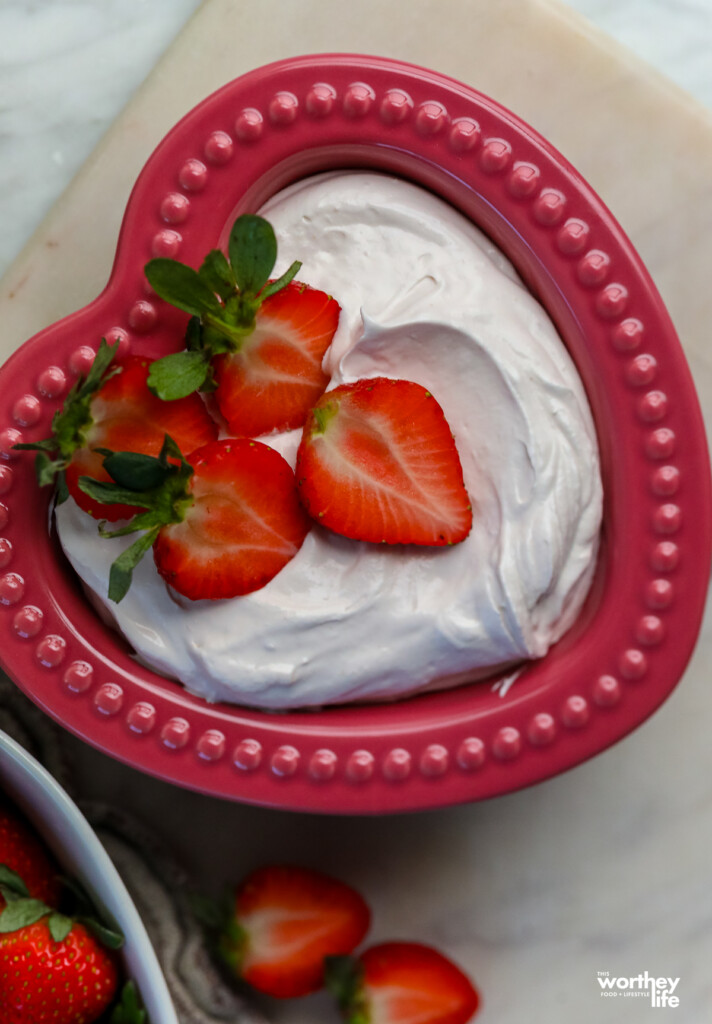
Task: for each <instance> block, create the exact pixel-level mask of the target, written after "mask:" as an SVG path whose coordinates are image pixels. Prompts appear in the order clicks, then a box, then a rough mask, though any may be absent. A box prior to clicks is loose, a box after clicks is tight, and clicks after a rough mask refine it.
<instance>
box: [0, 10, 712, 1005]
mask: <svg viewBox="0 0 712 1024" xmlns="http://www.w3.org/2000/svg"><path fill="white" fill-rule="evenodd" d="M285 2H291V0H285ZM445 2H447V0H445ZM199 6H200V5H199V3H198V2H196V0H102V3H100V4H98V3H96V2H94V0H62V2H57V0H34V2H33V3H31V4H30V3H23V2H21V0H18V2H11V0H4V2H3V3H2V4H0V96H2V103H1V104H0V147H1V150H0V153H1V159H0V224H1V225H2V232H0V274H1V273H2V272H3V271H4V270H5V269H7V268H8V267H9V266H10V264H11V263H12V261H13V259H14V258H15V256H16V255H17V254H18V252H19V251H20V249H21V248H22V246H23V245H24V244H25V243H26V242H28V240H29V239H30V236H31V234H32V232H33V231H34V229H35V228H36V226H37V225H38V224H39V222H40V221H41V219H42V217H43V216H44V214H45V213H46V212H47V210H48V209H49V207H50V206H51V204H52V203H53V202H54V200H55V199H57V197H58V196H59V195H60V194H61V192H62V191H63V189H64V188H65V186H66V185H67V184H68V183H69V181H70V180H71V178H72V177H73V175H74V173H75V171H76V170H77V169H78V168H79V167H80V166H81V164H82V163H83V162H84V160H85V159H86V157H87V156H88V155H89V153H90V152H91V150H92V149H93V147H94V146H95V145H96V143H97V142H98V141H99V139H100V138H101V136H102V135H103V134H104V132H105V131H106V130H107V128H108V127H109V126H110V125H111V123H112V122H113V120H114V119H115V117H116V116H117V115H118V114H119V112H120V111H121V110H122V108H123V107H124V106H125V104H126V102H127V101H128V100H129V99H130V97H131V96H132V95H133V93H134V92H135V91H136V90H137V89H138V87H139V86H140V85H141V83H142V81H143V80H144V78H145V77H146V75H147V74H148V73H149V71H150V70H151V69H152V68H153V66H154V65H155V63H156V61H157V59H158V58H159V56H160V55H161V53H162V52H163V51H164V50H165V48H166V47H167V46H168V45H169V44H170V42H171V41H172V39H173V38H174V37H175V36H176V34H177V33H178V32H179V30H180V29H181V27H182V26H183V24H184V23H185V22H186V21H187V19H188V18H189V17H190V16H191V14H192V13H193V12H194V10H196V9H197V8H198V7H199ZM335 6H336V0H334V7H335ZM570 6H572V7H574V8H576V9H577V10H578V11H580V12H582V13H583V14H585V15H586V16H588V17H589V18H590V19H591V20H592V21H593V22H594V23H595V24H596V25H598V26H599V27H600V28H602V29H604V30H605V31H607V32H610V33H611V34H612V35H614V36H615V37H616V38H617V39H618V40H619V41H620V42H622V43H623V44H625V45H627V46H629V47H631V48H632V49H633V50H635V51H636V52H637V54H638V55H639V56H641V57H643V58H645V59H648V60H650V61H651V62H652V63H653V64H654V65H655V66H656V67H657V68H658V69H659V70H662V71H663V72H665V73H666V74H667V75H668V76H670V77H671V78H673V79H674V80H675V81H676V82H677V83H678V84H679V85H681V86H682V87H683V88H685V89H687V90H688V91H690V92H691V93H692V94H693V95H694V96H696V97H697V99H698V100H699V101H701V102H702V103H703V104H704V105H706V106H707V108H708V109H712V61H710V59H709V54H710V53H712V0H685V2H681V0H575V2H572V3H571V4H570ZM186 73H187V74H188V73H189V69H186ZM653 130H654V125H651V131H653ZM710 411H712V410H707V412H710ZM709 646H710V645H709V643H708V644H707V645H706V647H705V650H704V651H702V649H698V652H697V655H696V658H695V664H694V665H693V670H692V671H691V673H690V676H689V678H688V679H687V680H686V681H685V684H684V685H682V686H680V687H678V689H677V690H676V691H675V693H674V694H673V695H672V697H671V699H670V700H669V701H668V702H667V703H666V705H665V706H664V708H663V709H661V710H660V711H659V712H658V713H657V714H656V715H654V716H653V718H652V719H651V720H650V721H649V722H647V723H646V724H645V725H644V726H643V727H641V728H640V729H639V730H638V731H637V732H636V733H635V734H633V735H632V736H631V737H629V738H628V739H627V740H626V741H625V742H624V743H621V744H618V745H617V746H616V747H614V748H612V749H611V750H609V751H607V752H606V753H604V754H602V755H600V756H599V757H597V758H595V759H594V760H592V761H590V762H588V763H586V764H584V765H582V766H580V767H579V768H577V769H575V770H574V771H572V772H569V773H567V774H566V775H564V776H561V777H559V778H557V779H553V780H551V781H549V782H547V783H544V784H542V785H539V786H537V787H535V788H533V789H531V790H528V791H524V792H521V793H517V794H514V795H511V796H508V797H503V798H499V799H497V800H492V801H489V802H487V803H482V804H475V805H471V806H467V807H460V808H453V809H449V810H444V811H437V812H429V813H428V814H425V815H410V816H406V817H393V818H381V819H366V818H343V819H341V818H328V817H316V816H311V815H293V814H287V813H281V812H275V811H270V810H264V809H260V808H251V807H242V806H238V805H231V804H226V803H222V802H220V801H218V800H215V799H212V798H208V797H202V796H199V795H197V794H194V793H189V792H183V791H181V790H177V789H174V788H172V787H170V786H167V785H165V784H163V783H160V782H158V781H156V780H153V779H143V778H141V777H139V776H137V774H136V773H135V772H132V771H131V770H130V769H128V768H125V767H123V766H121V765H118V764H116V763H114V762H111V761H109V759H108V758H105V757H104V756H103V755H101V754H98V753H96V752H94V751H93V750H90V749H89V748H86V747H84V746H83V745H82V744H80V743H79V742H78V741H77V740H75V739H73V738H72V737H68V738H67V745H68V749H69V751H70V752H71V753H72V756H74V757H75V758H76V759H77V761H78V763H79V764H81V765H82V766H83V767H84V768H85V770H86V772H87V791H88V792H89V793H90V794H92V795H94V796H103V797H105V798H108V799H110V800H111V799H113V800H116V801H119V802H124V804H127V803H134V804H135V805H136V806H137V808H138V810H139V812H140V813H142V814H143V815H144V816H145V817H147V818H149V819H152V821H153V823H155V826H156V827H157V828H158V829H159V830H161V831H162V832H163V834H164V838H166V839H168V840H169V841H170V842H171V843H172V844H173V845H174V847H175V849H176V853H177V854H178V856H179V857H181V858H182V859H183V860H184V861H185V863H186V865H187V866H188V868H190V869H191V870H193V871H195V872H196V874H200V873H207V875H209V877H210V878H213V879H219V878H230V877H239V875H240V874H241V873H242V872H243V870H244V869H245V868H246V867H249V866H252V865H253V864H257V863H260V862H266V861H269V860H272V859H274V858H275V857H278V858H280V859H286V860H288V859H293V860H296V861H300V862H303V863H310V864H313V865H314V866H321V867H328V868H329V869H330V870H331V871H333V873H335V874H339V875H341V876H343V877H346V878H348V879H349V880H351V881H352V882H353V883H354V884H356V885H357V886H359V887H360V888H361V889H362V890H363V891H364V893H365V895H366V896H367V898H369V900H370V902H371V903H372V906H373V908H374V912H375V922H376V923H375V927H374V930H373V932H372V936H371V937H372V939H373V940H374V941H377V940H380V939H384V938H387V937H396V936H397V937H404V938H417V939H420V940H421V941H425V942H430V943H432V944H435V945H438V946H439V947H441V948H443V949H444V950H446V951H449V952H450V953H451V954H452V955H453V956H455V957H456V958H457V959H458V960H459V961H460V962H461V963H462V964H463V965H464V966H465V967H466V968H467V969H468V971H470V973H471V974H472V975H473V977H474V979H475V981H476V983H477V984H478V986H480V987H481V989H482V992H483V995H484V1000H485V1007H484V1010H483V1012H482V1014H481V1016H480V1017H478V1018H477V1020H481V1021H482V1024H488V1022H491V1024H494V1022H497V1024H521V1022H524V1021H527V1022H532V1024H540V1022H541V1024H544V1022H546V1024H552V1022H553V1024H559V1022H561V1024H564V1022H566V1024H570V1022H572V1021H576V1022H577V1024H579V1022H580V1024H594V1022H596V1024H597V1022H606V1024H607V1022H616V1024H617V1022H619V1021H620V1022H625V1024H638V1022H641V1021H647V1020H648V1019H649V1016H650V1013H652V1008H651V1007H650V1006H649V1005H648V1003H647V1000H640V999H637V1000H631V999H626V1000H624V999H602V998H601V997H600V990H599V986H598V984H597V981H596V977H597V972H599V971H610V972H611V974H612V975H617V976H619V977H628V976H635V975H638V974H640V973H642V972H644V971H648V972H649V973H650V974H655V975H657V976H667V977H672V978H676V977H679V978H680V982H679V986H678V989H677V991H678V993H679V995H680V1006H679V1007H678V1008H677V1009H676V1010H674V1011H672V1010H668V1011H667V1012H668V1013H672V1014H673V1018H672V1019H673V1020H678V1021H680V1022H684V1024H701V1022H702V1021H703V1020H705V1019H707V1017H706V1012H707V1013H708V1012H709V1006H710V1005H712V981H711V980H710V979H711V978H712V973H711V972H710V968H709V964H710V961H711V960H712V898H711V897H710V863H711V862H712V756H711V755H710V753H709V750H710V747H711V746H712V745H711V744H710V742H709V728H710V726H709V719H710V715H711V714H712V699H711V698H710V695H709V684H708V683H707V682H706V680H705V676H706V672H705V670H704V667H703V666H704V655H705V654H706V653H707V652H708V651H709ZM695 666H696V667H695ZM138 781H140V782H141V785H140V794H139V793H138V788H137V782H138ZM329 1007H330V1004H329V1001H328V1000H326V998H325V997H323V996H316V997H314V998H311V999H308V1000H306V1001H302V1002H300V1003H297V1004H285V1005H284V1006H280V1007H278V1008H274V1007H271V1006H270V1007H269V1013H270V1014H271V1016H272V1019H273V1020H274V1021H276V1022H283V1024H307V1021H314V1020H318V1021H320V1022H321V1021H324V1022H327V1021H330V1020H334V1021H335V1020H336V1019H337V1018H336V1015H335V1013H334V1012H333V1011H332V1010H331V1009H330V1008H329ZM654 1019H657V1018H654ZM156 1024H160V1022H156Z"/></svg>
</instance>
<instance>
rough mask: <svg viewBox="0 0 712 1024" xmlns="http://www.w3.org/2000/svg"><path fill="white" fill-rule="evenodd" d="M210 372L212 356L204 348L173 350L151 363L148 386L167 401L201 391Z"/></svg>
mask: <svg viewBox="0 0 712 1024" xmlns="http://www.w3.org/2000/svg"><path fill="white" fill-rule="evenodd" d="M208 376H211V373H210V356H209V354H208V353H207V352H206V351H205V350H204V349H197V350H192V351H186V352H173V353H172V354H171V355H169V356H164V357H163V358H162V359H156V360H155V361H154V362H153V363H151V367H150V369H149V371H148V386H149V388H150V389H151V391H153V393H154V394H155V395H158V397H159V398H162V399H163V400H164V401H166V402H171V401H174V400H175V399H177V398H185V397H186V396H187V395H192V394H193V392H194V391H200V389H201V388H202V387H203V385H204V384H205V381H206V378H207V377H208Z"/></svg>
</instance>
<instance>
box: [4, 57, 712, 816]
mask: <svg viewBox="0 0 712 1024" xmlns="http://www.w3.org/2000/svg"><path fill="white" fill-rule="evenodd" d="M339 169H347V170H353V169H368V170H373V171H380V172H387V173H388V174H391V175H396V176H400V177H402V178H405V179H408V180H409V181H411V182H413V183H415V184H417V185H419V186H422V187H424V188H425V189H428V190H430V191H431V192H433V193H435V194H436V195H438V196H440V197H441V198H442V199H444V200H445V201H446V202H447V203H449V204H451V206H453V207H454V208H456V209H457V210H459V211H460V212H461V213H463V214H464V215H465V216H466V217H468V218H469V219H470V220H471V221H472V222H474V223H475V224H476V225H477V226H478V227H479V228H480V229H482V230H483V231H484V232H485V233H486V234H487V235H488V236H489V237H490V238H491V239H492V240H493V242H494V243H495V244H496V245H497V246H499V248H500V249H501V250H502V251H503V252H504V253H505V255H506V256H507V257H508V258H509V260H511V262H512V263H513V264H514V266H515V267H516V269H517V271H518V273H519V274H520V276H521V278H522V279H523V280H524V282H525V283H526V285H527V287H528V288H529V290H530V291H531V292H532V293H533V294H534V296H535V297H536V298H537V299H538V300H539V301H540V302H541V303H542V305H543V306H544V308H545V309H546V311H547V312H548V314H549V317H550V318H551V320H552V321H553V322H554V324H555V325H556V328H557V330H558V333H559V335H560V337H561V338H562V339H563V341H564V343H565V345H566V347H567V349H568V351H569V353H570V355H571V357H572V358H573V361H574V363H575V365H576V367H577V370H578V373H579V375H580V377H581V380H582V381H583V384H584V386H585V389H586V392H587V395H588V400H589V403H590V407H591V411H592V414H593V419H594V422H595V425H596V431H597V437H598V445H599V449H600V460H601V476H602V482H603V491H604V510H603V528H602V536H601V543H600V547H599V553H598V562H597V567H596V573H595V577H594V580H593V584H592V586H591V589H590V592H589V594H588V597H587V600H586V603H585V606H584V608H583V610H582V611H581V613H580V614H579V615H578V618H577V620H576V622H575V624H574V625H573V627H572V628H571V629H569V631H568V632H567V633H566V634H565V635H564V637H563V638H562V639H561V640H560V641H559V642H558V643H556V644H555V645H554V646H553V647H552V649H551V650H550V651H549V653H548V654H547V655H546V656H545V657H543V658H541V659H539V660H535V661H531V662H528V663H527V664H526V665H525V667H524V668H523V670H522V671H521V672H520V674H519V675H518V678H517V680H516V683H515V684H514V685H513V686H511V687H509V688H507V687H505V686H502V685H500V686H499V687H497V686H496V685H494V682H495V681H493V680H492V679H489V680H486V681H480V682H471V683H466V684H464V685H460V686H457V687H455V688H452V689H449V690H442V691H439V692H430V693H424V694H421V695H419V696H412V697H408V698H406V699H403V700H399V701H395V702H391V703H387V702H382V703H368V704H366V703H364V704H359V705H350V706H336V707H331V708H327V709H319V710H309V711H304V710H299V711H279V712H270V713H267V712H263V711H258V710H246V709H244V708H242V707H239V706H231V705H227V704H210V703H208V702H206V701H205V700H202V699H200V698H198V697H193V696H191V695H190V694H189V693H187V692H186V691H185V690H184V689H183V688H182V687H181V686H180V685H179V684H177V683H176V682H173V681H172V680H170V679H166V678H164V677H162V676H160V675H158V674H156V673H154V672H152V671H150V670H149V669H147V668H145V667H143V666H142V665H141V664H140V663H139V662H137V661H136V660H135V658H134V657H132V652H131V650H130V649H129V647H128V645H127V644H126V643H125V642H124V641H123V639H122V637H121V636H120V635H119V634H118V633H117V632H115V631H114V630H113V629H111V628H109V627H108V626H107V625H105V624H104V622H103V621H101V619H100V617H99V616H98V615H97V613H96V612H95V611H94V609H93V608H92V606H91V605H90V603H89V602H88V600H87V599H86V597H85V596H84V594H83V592H82V589H81V587H80V585H79V583H78V581H77V579H76V577H75V575H74V574H73V572H72V571H71V569H70V568H69V566H68V563H67V561H66V559H65V558H64V556H63V554H62V551H61V548H60V547H59V544H58V542H57V539H56V535H55V534H54V532H53V529H52V526H51V521H52V517H51V515H50V507H49V504H48V503H49V502H50V500H51V499H50V498H49V497H48V496H46V495H45V492H40V491H38V488H37V484H36V481H35V475H34V469H33V459H32V456H31V454H30V453H27V452H18V451H16V450H15V449H14V445H16V444H17V443H19V442H33V441H37V440H39V439H41V438H43V437H46V436H47V435H48V434H49V430H50V423H51V419H52V416H53V414H54V412H55V411H56V409H57V408H58V407H59V406H60V404H61V402H62V400H63V397H64V396H65V395H66V393H67V391H68V389H69V388H70V386H71V385H72V383H73V382H74V381H75V380H76V378H77V376H78V375H79V374H82V373H84V372H86V370H87V368H88V366H89V365H90V363H91V360H92V359H93V356H94V352H95V351H96V348H97V346H98V343H99V340H100V339H101V338H102V337H105V338H107V339H108V340H109V341H120V342H121V347H122V349H123V350H124V351H130V352H134V353H137V354H140V355H145V356H149V357H151V358H153V357H156V356H160V355H163V354H166V353H167V352H169V351H173V350H175V349H176V348H177V347H179V345H178V340H177V339H181V338H182V336H183V332H184V327H185V316H184V315H183V314H180V313H179V312H178V311H177V310H175V309H173V308H172V307H170V306H168V305H167V304H166V303H165V302H164V301H162V300H161V299H159V298H158V297H157V296H156V295H155V294H154V293H153V292H152V291H151V289H150V287H149V286H148V284H147V281H146V278H145V276H144V265H145V264H146V262H147V260H149V259H150V258H151V257H154V256H170V257H178V258H180V260H181V261H182V262H184V263H187V264H189V265H191V266H193V267H197V266H199V265H200V263H201V261H202V259H203V257H204V256H205V254H206V253H207V252H208V251H209V250H210V249H212V248H214V247H215V246H216V245H217V244H218V243H219V242H220V240H224V238H225V235H226V231H228V230H229V227H230V225H231V223H232V219H233V218H234V216H235V215H236V214H239V213H243V212H255V211H257V210H258V209H260V208H261V206H262V204H263V203H265V202H266V201H267V200H268V199H270V198H271V197H272V196H274V195H275V193H277V192H278V191H279V190H280V189H282V188H284V187H285V186H287V185H290V184H291V183H294V182H296V181H299V180H301V179H303V178H306V177H307V176H310V175H314V174H316V173H318V172H323V171H333V170H339ZM0 382H1V387H0V393H1V394H2V403H1V404H0V452H1V454H2V461H0V491H1V492H2V493H1V495H0V500H1V502H2V503H1V504H0V533H1V534H2V539H0V566H1V567H2V568H1V573H0V620H1V621H2V623H3V627H2V628H3V629H4V631H5V643H4V644H3V649H2V654H1V657H2V661H3V664H4V666H5V667H6V669H7V671H8V673H9V674H10V675H11V676H12V677H13V678H14V680H15V681H16V682H17V684H18V685H19V686H20V687H21V688H22V689H23V690H24V691H25V693H27V695H28V696H29V697H31V698H32V699H33V700H34V701H35V702H36V703H37V704H39V705H40V706H41V707H42V708H44V709H45V710H46V711H47V712H48V713H49V714H50V715H52V716H53V717H54V718H55V719H57V720H58V721H59V722H61V723H62V724H63V725H65V726H66V727H67V728H68V729H70V730H72V731H73V732H75V733H76V734H77V735H79V736H81V737H83V738H84V739H85V740H86V741H87V742H89V743H91V744H94V745H95V746H97V747H98V748H100V749H101V750H104V751H106V752H107V753H109V754H111V755H113V756H114V757H116V758H119V759H120V760H123V761H125V762H127V763H128V764H131V765H133V766H135V767H136V768H139V769H141V770H144V771H146V772H149V773H152V774H155V775H157V776H160V777H162V778H164V779H168V780H171V781H173V782H175V783H177V784H179V785H182V786H187V787H191V788H193V789H197V790H199V791H203V792H206V793H211V794H216V795H220V796H223V797H227V798H231V799H235V800H241V801H246V802H252V803H259V804H264V805H269V806H274V807H281V808H290V809H295V810H313V811H323V812H332V813H351V814H363V813H384V812H392V811H403V810H415V809H422V808H429V807H435V806H439V805H445V804H453V803H457V802H464V801H471V800H477V799H482V798H485V797H490V796H493V795H497V794H501V793H505V792H508V791H511V790H514V789H517V788H520V787H523V786H526V785H529V784H532V783H534V782H537V781H539V780H542V779H544V778H547V777H550V776H552V775H555V774H557V773H559V772H561V771H563V770H565V769H567V768H570V767H572V766H573V765H576V764H578V763H580V762H581V761H583V760H585V759H586V758H589V757H591V756H592V755H594V754H596V753H598V752H599V751H601V750H603V749H604V748H606V747H608V746H609V745H610V744H612V743H614V742H616V741H617V740H619V739H621V738H622V737H624V736H625V735H626V734H628V733H629V732H630V731H631V730H632V729H634V728H635V727H636V726H638V725H639V724H640V723H641V722H643V721H644V720H645V719H646V718H647V717H648V716H649V715H650V714H651V713H652V712H653V711H654V710H655V709H656V708H657V707H658V706H659V705H660V704H661V703H662V702H663V701H664V700H665V698H666V697H667V696H668V694H669V693H670V692H671V690H672V689H673V687H674V686H675V685H676V683H677V682H678V680H679V679H680V677H681V675H682V673H683V671H684V668H685V665H686V663H687V660H688V658H689V656H690V654H691V651H692V649H693V646H694V644H695V641H696V637H697V633H698V630H699V626H700V621H701V616H702V610H703V606H704V601H705V594H706V588H707V581H708V572H709V563H710V522H711V518H710V509H711V505H710V480H709V469H708V459H707V448H706V442H705V434H704V429H703V425H702V418H701V415H700V411H699V407H698V402H697V398H696V395H695V392H694V388H693V384H692V381H691V377H690V373H689V370H688V368H687V365H686V362H685V359H684V357H683V354H682V351H681V348H680V345H679V342H678V340H677V338H676V335H675V331H674V328H673V326H672V324H671V323H670V320H669V318H668V315H667V313H666V311H665V309H664V307H663V304H662V302H661V299H660V297H659V295H658V293H657V291H656V289H655V287H654V285H653V283H652V282H651V280H650V277H649V275H648V274H647V272H646V270H645V268H644V266H643V265H642V263H641V260H640V258H639V257H638V255H637V254H636V252H635V251H634V250H633V248H632V246H631V244H630V242H629V241H628V239H627V238H626V237H625V235H624V233H623V232H622V230H621V228H620V227H619V225H618V224H617V223H616V221H615V220H614V219H613V217H612V216H611V214H610V213H609V211H608V210H607V209H606V208H605V206H604V205H603V204H602V203H601V201H600V200H599V199H598V198H597V196H596V195H595V194H594V193H593V192H592V190H591V188H590V187H589V186H588V185H587V184H586V182H585V181H583V180H582V178H581V177H580V175H579V174H578V173H577V172H576V171H575V170H574V169H573V168H572V167H571V166H570V165H569V164H568V163H567V162H566V160H565V159H564V158H563V157H562V156H561V155H560V154H559V153H557V152H556V151H555V150H554V149H553V148H552V146H551V145H550V144H549V143H548V142H547V141H546V140H545V139H543V138H541V137H540V136H539V135H538V134H537V133H536V132H534V131H533V130H532V129H531V128H529V127H528V126H527V125H526V124H523V123H522V122H521V121H520V120H518V119H517V118H516V117H515V116H514V115H513V114H511V113H509V112H508V111H506V110H504V109H503V108H501V107H500V106H499V105H498V104H497V103H496V102H494V101H492V100H491V99H488V98H487V97H485V96H483V95H481V94H479V93H477V92H476V91H474V90H473V89H471V88H468V87H467V86H465V85H462V84H460V83H458V82H456V81H453V80H451V79H449V78H447V77H445V76H443V75H440V74H437V73H435V72H432V71H428V70H424V69H421V68H418V67H414V66H410V65H407V64H403V63H399V62H395V61H391V60H387V59H381V58H372V57H361V56H349V55H326V56H316V57H315V56H311V57H300V58H296V59H292V60H287V61H283V62H280V63H277V64H273V65H270V66H268V67H264V68H261V69H259V70H256V71H253V72H251V73H249V74H246V75H244V76H243V77H241V78H239V79H237V80H236V81H234V82H231V83H230V84H228V85H227V86H225V87H224V88H223V89H221V90H219V91H218V92H216V93H214V94H213V95H212V96H210V97H209V98H208V99H206V100H205V101H204V102H202V103H201V104H200V105H199V106H197V107H196V108H195V109H194V110H192V111H191V112H190V113H189V114H188V115H187V116H186V117H185V118H184V119H183V120H182V121H181V122H180V123H179V124H178V125H177V126H176V127H175V128H174V129H173V130H172V131H171V132H170V133H169V134H168V135H167V136H166V137H165V139H164V140H163V141H162V142H161V143H160V145H159V146H158V148H157V149H156V151H155V152H154V154H153V155H152V156H151V158H150V160H149V161H148V163H147V164H146V166H145V168H144V170H143V172H142V173H141V175H140V177H139V178H138V181H137V182H136V185H135V188H134V190H133V193H132V196H131V198H130V201H129V203H128V207H127V210H126V214H125V218H124V222H123V227H122V230H121V236H120V240H119V245H118V251H117V255H116V261H115V265H114V269H113V272H112V275H111V279H110V281H109V283H108V284H107V286H106V289H105V290H104V291H103V292H102V294H101V295H100V296H99V297H98V298H97V299H96V300H95V301H93V302H92V303H91V304H89V305H88V306H86V307H85V308H84V309H81V310H79V311H78V312H76V313H74V314H73V315H71V316H69V317H67V318H66V319H64V320H62V321H60V322H58V323H55V324H53V325H52V326H50V327H48V328H46V329H45V330H43V331H41V332H40V333H39V334H38V335H36V336H35V337H34V338H32V339H31V340H29V341H28V342H27V343H26V344H25V345H24V346H23V347H22V348H21V349H20V350H19V351H18V352H17V353H16V354H15V355H14V356H13V357H12V358H11V359H10V360H9V361H8V362H7V363H6V365H5V366H4V367H3V368H2V370H1V371H0ZM48 524H49V525H48ZM334 670H335V671H338V666H335V669H334ZM500 682H501V680H500Z"/></svg>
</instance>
